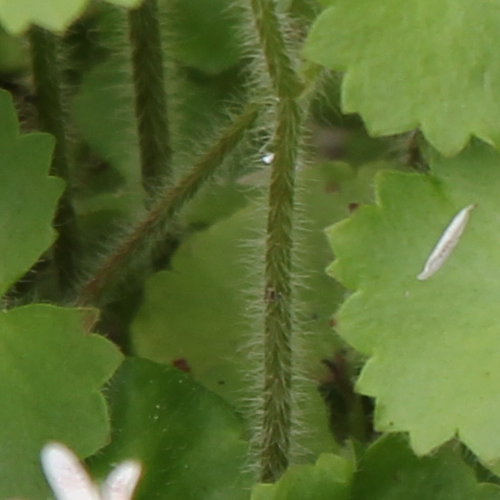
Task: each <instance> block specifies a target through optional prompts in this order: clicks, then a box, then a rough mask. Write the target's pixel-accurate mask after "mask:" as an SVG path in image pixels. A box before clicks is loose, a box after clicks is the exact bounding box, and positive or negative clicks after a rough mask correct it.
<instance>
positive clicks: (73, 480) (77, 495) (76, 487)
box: [41, 443, 99, 500]
mask: <svg viewBox="0 0 500 500" xmlns="http://www.w3.org/2000/svg"><path fill="white" fill-rule="evenodd" d="M41 455H42V467H43V470H44V472H45V476H46V478H47V481H48V482H49V484H50V486H51V488H52V491H53V492H54V494H55V496H56V498H57V500H99V493H98V491H97V488H96V486H95V485H94V484H93V483H92V481H91V480H90V478H89V476H88V474H87V471H86V470H85V469H84V468H83V466H82V465H81V464H80V461H79V460H78V458H77V457H76V456H75V455H74V454H73V452H72V451H71V450H69V449H68V448H66V446H64V445H62V444H60V443H49V444H48V445H46V446H45V447H44V448H43V450H42V454H41Z"/></svg>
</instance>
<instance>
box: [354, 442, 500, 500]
mask: <svg viewBox="0 0 500 500" xmlns="http://www.w3.org/2000/svg"><path fill="white" fill-rule="evenodd" d="M424 498H425V499H426V500H434V499H435V500H437V499H439V500H486V499H488V500H498V499H500V487H498V486H497V485H493V484H478V483H477V481H476V478H475V476H474V472H473V471H472V469H471V468H470V467H468V466H467V465H466V464H465V463H464V462H463V460H462V459H461V458H460V456H459V454H458V453H457V451H453V449H452V448H451V447H450V446H447V447H446V448H444V449H442V450H440V451H439V452H437V453H435V454H433V455H432V456H430V457H424V458H418V457H416V456H415V455H414V454H413V453H412V451H411V450H410V448H409V446H408V445H407V443H406V441H405V439H403V438H402V436H398V435H389V436H385V437H382V438H381V439H379V440H378V441H377V442H375V443H374V444H373V445H372V446H371V447H370V448H369V449H368V450H367V452H366V454H365V455H364V457H363V460H362V461H361V463H360V465H359V469H358V472H357V473H356V475H355V477H354V486H353V494H352V500H401V499H404V500H421V499H424Z"/></svg>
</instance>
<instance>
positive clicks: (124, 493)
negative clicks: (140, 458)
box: [101, 460, 141, 500]
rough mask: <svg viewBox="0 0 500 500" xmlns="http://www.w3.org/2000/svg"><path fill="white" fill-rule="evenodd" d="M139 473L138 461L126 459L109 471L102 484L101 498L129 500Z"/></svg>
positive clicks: (106, 499)
mask: <svg viewBox="0 0 500 500" xmlns="http://www.w3.org/2000/svg"><path fill="white" fill-rule="evenodd" d="M140 475H141V465H140V464H139V462H135V461H133V460H128V461H127V462H122V463H121V464H119V465H118V466H117V467H116V469H114V470H113V471H111V473H110V474H109V476H108V477H107V479H106V481H105V482H104V484H103V485H102V488H101V491H102V499H103V500H130V499H131V498H132V493H133V492H134V490H135V487H136V485H137V481H139V477H140Z"/></svg>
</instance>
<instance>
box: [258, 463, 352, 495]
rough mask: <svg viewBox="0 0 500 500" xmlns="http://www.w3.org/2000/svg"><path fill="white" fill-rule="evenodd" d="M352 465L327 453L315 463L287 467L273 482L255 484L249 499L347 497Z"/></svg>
mask: <svg viewBox="0 0 500 500" xmlns="http://www.w3.org/2000/svg"><path fill="white" fill-rule="evenodd" d="M352 474H353V464H352V463H351V462H349V461H348V460H346V459H344V458H341V457H338V456H335V455H330V454H323V455H321V456H320V457H319V458H318V460H317V462H316V464H315V465H299V466H292V467H290V468H289V469H288V470H287V471H286V472H285V474H284V475H283V476H282V477H281V478H280V480H279V481H278V482H276V483H274V484H272V485H270V484H259V485H257V486H255V487H254V490H253V492H252V499H251V500H350V498H351V496H350V491H351V479H352Z"/></svg>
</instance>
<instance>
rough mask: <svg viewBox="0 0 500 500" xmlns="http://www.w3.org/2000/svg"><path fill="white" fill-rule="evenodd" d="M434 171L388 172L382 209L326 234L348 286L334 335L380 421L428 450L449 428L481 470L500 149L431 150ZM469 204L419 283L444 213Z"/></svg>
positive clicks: (492, 452) (499, 425)
mask: <svg viewBox="0 0 500 500" xmlns="http://www.w3.org/2000/svg"><path fill="white" fill-rule="evenodd" d="M431 163H432V172H433V173H432V175H423V174H403V173H396V172H386V173H383V174H381V175H379V176H378V178H377V184H376V186H377V199H378V205H376V206H368V207H363V208H361V209H359V210H358V211H356V212H355V213H354V215H353V216H352V217H351V218H350V219H348V220H346V221H343V222H340V223H339V224H337V225H336V226H334V227H333V228H332V229H331V230H330V231H329V237H330V241H331V244H332V246H333V250H334V253H335V255H336V256H337V260H336V261H335V262H334V264H333V265H332V267H331V268H330V272H331V273H332V274H333V275H334V276H335V277H336V278H337V279H338V280H339V281H340V282H341V283H343V284H344V285H345V286H346V287H348V288H350V289H353V290H356V293H354V294H353V295H352V296H350V297H349V299H348V300H347V301H346V302H345V303H344V305H343V306H342V308H341V310H340V312H339V314H338V318H337V320H338V332H339V333H340V334H341V336H343V337H344V338H345V339H346V340H347V341H348V342H349V343H350V344H351V345H353V346H354V347H355V348H356V349H358V350H359V351H361V352H362V353H363V354H365V355H366V356H368V357H369V358H370V359H369V360H368V362H367V364H366V365H365V367H364V369H363V371H362V373H361V377H360V379H359V381H358V389H359V390H360V391H361V392H362V393H364V394H368V395H370V396H374V397H375V398H377V407H376V414H375V420H376V422H375V423H376V427H377V428H378V429H379V430H381V431H408V432H409V433H410V440H411V444H412V447H413V449H414V450H415V451H416V452H417V454H419V455H421V454H425V453H428V452H430V451H431V450H432V449H433V448H435V447H437V446H439V445H441V444H442V443H444V442H445V441H447V440H449V439H451V438H453V437H454V436H455V434H456V433H458V436H459V437H460V439H461V440H462V441H463V442H464V443H465V444H466V445H467V446H468V447H469V448H470V449H471V450H472V451H473V452H474V453H476V455H478V457H479V458H480V459H481V460H482V461H483V462H484V463H485V464H486V465H488V466H493V465H495V463H497V464H498V461H499V460H500V443H499V442H498V441H497V440H495V439H491V436H496V435H497V434H498V433H500V420H499V419H498V415H499V414H500V393H499V391H498V387H499V385H500V344H499V342H498V339H499V335H500V329H499V326H498V322H497V321H496V320H495V318H496V315H497V310H498V301H497V298H498V296H499V294H500V288H499V283H500V256H499V253H498V248H499V245H500V241H499V237H498V234H499V232H498V231H497V229H498V228H499V219H498V192H499V191H500V176H499V175H498V173H499V172H500V155H499V154H498V153H497V152H495V151H494V150H492V149H491V148H490V147H488V146H486V145H484V144H474V145H473V146H471V147H469V148H468V149H467V150H465V151H464V152H463V153H462V154H461V155H460V156H458V157H456V158H454V159H443V158H442V157H439V155H437V154H436V155H433V159H432V160H431ZM470 204H477V206H476V208H475V209H474V210H473V213H472V214H471V217H470V221H469V223H468V225H467V227H466V229H465V232H464V234H463V235H462V237H461V239H460V240H459V243H458V246H457V247H456V248H455V250H454V251H453V252H452V253H451V255H450V256H449V258H448V260H447V261H446V262H445V263H444V265H443V267H442V268H441V269H440V270H438V271H437V272H436V274H435V275H434V276H431V277H430V278H429V279H427V280H424V281H421V280H419V279H417V275H418V274H419V273H420V272H421V271H422V269H423V267H424V263H425V262H426V260H427V258H428V256H429V254H430V253H431V251H432V249H433V248H434V246H435V245H436V243H437V241H438V240H439V238H440V237H441V235H442V233H443V232H444V230H445V228H446V227H447V226H448V224H449V223H450V221H451V219H452V218H453V217H454V216H455V214H457V213H458V212H459V210H461V209H462V208H464V207H466V206H468V205H470Z"/></svg>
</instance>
